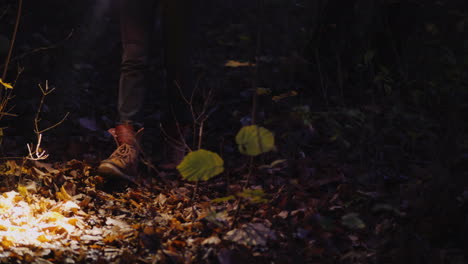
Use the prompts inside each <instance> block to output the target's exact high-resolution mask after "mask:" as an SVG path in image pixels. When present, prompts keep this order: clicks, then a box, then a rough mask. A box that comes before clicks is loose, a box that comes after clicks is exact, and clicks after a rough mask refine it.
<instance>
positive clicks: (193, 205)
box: [192, 181, 199, 223]
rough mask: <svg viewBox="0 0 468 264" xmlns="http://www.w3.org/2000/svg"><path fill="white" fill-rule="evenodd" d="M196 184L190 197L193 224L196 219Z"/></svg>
mask: <svg viewBox="0 0 468 264" xmlns="http://www.w3.org/2000/svg"><path fill="white" fill-rule="evenodd" d="M198 182H199V181H197V182H196V183H195V189H194V190H193V196H192V223H193V222H195V220H196V219H197V213H196V211H195V198H196V197H197V192H198Z"/></svg>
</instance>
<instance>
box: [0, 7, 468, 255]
mask: <svg viewBox="0 0 468 264" xmlns="http://www.w3.org/2000/svg"><path fill="white" fill-rule="evenodd" d="M109 2H112V4H109V5H106V2H105V1H89V0H82V1H57V0H43V1H25V3H24V10H23V14H22V17H21V23H20V28H19V32H18V36H17V40H16V44H15V49H14V52H13V60H12V62H11V64H10V67H9V71H8V76H7V78H6V81H8V82H12V81H13V80H14V79H15V78H16V75H17V67H18V66H19V67H24V71H23V72H22V74H21V75H20V76H19V78H18V81H17V83H16V85H15V89H14V95H15V96H16V97H15V98H14V99H12V100H11V102H10V103H9V105H12V106H13V105H14V106H15V108H14V109H13V110H12V113H16V114H18V117H16V118H4V119H3V120H1V122H2V124H1V127H7V128H6V129H5V130H4V134H5V135H4V137H3V145H2V150H3V155H4V156H21V155H25V154H26V147H25V144H26V143H27V142H33V141H34V140H35V135H34V132H33V116H34V114H35V111H36V109H37V105H38V103H39V99H40V90H39V89H38V88H37V85H38V84H39V83H44V82H45V80H48V81H49V84H50V85H51V86H53V87H56V91H55V92H54V93H53V94H51V95H50V96H48V97H47V99H46V106H45V108H44V109H43V113H42V114H43V115H42V116H43V117H42V121H41V122H42V124H41V125H42V126H43V127H47V126H50V125H52V124H54V123H55V122H57V121H58V120H60V119H61V117H62V116H63V115H64V114H65V113H66V112H70V116H69V117H68V118H67V120H66V121H65V122H64V123H63V124H61V125H60V126H58V127H57V128H55V129H53V130H51V131H49V132H47V133H46V134H45V135H44V147H45V148H46V149H48V150H49V153H51V159H53V160H55V161H66V160H70V159H80V160H86V161H87V162H89V163H90V164H97V163H98V162H99V161H100V160H101V159H103V158H105V157H106V155H108V154H109V153H110V151H112V148H113V146H112V139H111V138H110V137H109V135H108V134H106V132H105V131H106V130H107V129H108V128H110V127H112V126H113V120H114V119H115V116H116V111H115V108H116V107H115V102H116V96H117V81H118V72H119V61H120V43H119V32H118V15H117V14H118V12H117V9H116V6H114V5H115V1H109ZM16 3H17V1H5V0H3V1H2V2H1V3H0V14H3V15H2V16H1V17H0V25H1V27H0V36H1V37H2V39H3V40H2V41H4V42H5V40H4V39H5V38H6V39H9V38H10V37H11V33H12V29H13V25H14V21H15V15H16ZM181 5H183V4H181ZM183 8H187V7H186V6H181V9H183ZM191 13H192V17H191V18H190V19H191V21H193V23H190V24H191V27H190V28H188V29H187V32H186V34H188V35H190V38H191V41H190V42H189V43H187V44H189V45H188V46H190V48H191V51H192V52H191V54H190V56H187V58H186V63H187V64H189V65H191V68H192V70H193V72H194V74H195V76H197V80H199V84H198V85H199V86H200V87H201V88H200V91H201V92H200V95H199V98H198V100H199V101H198V102H199V103H200V102H203V101H204V100H206V98H205V97H203V94H206V93H207V91H210V90H211V91H213V93H214V99H213V100H212V103H211V104H210V110H211V111H212V113H213V114H212V115H211V116H210V118H209V120H208V121H207V122H208V123H207V125H206V127H207V128H206V131H205V136H204V138H205V140H204V146H207V147H208V148H211V149H215V150H216V149H219V148H222V149H223V150H224V151H225V152H226V153H227V154H226V155H227V156H230V157H231V158H232V159H235V155H236V154H235V149H236V147H235V144H234V142H233V137H234V135H235V133H236V131H237V130H238V129H239V128H240V127H241V125H242V124H246V123H248V122H249V118H250V111H251V107H252V103H251V94H252V87H253V86H252V82H253V81H254V80H255V84H256V85H255V86H256V87H262V88H267V89H269V91H270V94H268V95H259V97H258V108H257V116H258V120H257V121H258V123H259V124H262V125H264V126H266V127H268V128H270V129H271V130H273V131H274V132H275V135H276V140H277V144H278V147H279V149H278V152H277V153H276V154H275V155H279V156H280V157H287V158H288V159H290V165H291V166H290V167H291V168H290V171H289V173H288V175H286V176H284V177H286V178H288V177H289V178H291V179H299V181H301V182H302V181H304V182H303V183H304V184H305V185H304V186H307V184H309V183H311V182H313V181H314V179H313V177H312V176H310V175H309V174H307V173H305V174H304V172H303V169H304V168H310V167H314V168H318V169H319V170H320V169H324V168H334V169H338V170H340V171H343V172H344V174H345V175H346V177H347V178H348V181H347V182H345V184H344V186H345V187H342V188H348V187H349V186H351V187H350V188H352V189H353V190H357V189H359V190H367V191H370V190H373V191H377V190H378V192H382V193H383V194H382V197H380V198H378V199H384V200H385V201H387V202H389V203H391V204H393V205H394V206H395V207H396V208H399V210H402V211H404V212H405V213H406V217H405V218H402V219H400V218H398V219H397V220H395V223H394V226H393V229H392V230H391V231H388V236H384V237H381V238H379V240H378V241H377V242H374V243H373V246H375V248H376V249H377V252H378V254H377V257H376V259H377V260H376V261H377V262H375V263H409V262H410V261H411V262H413V263H462V262H463V254H461V252H463V251H464V252H467V251H468V249H467V248H466V245H468V242H467V240H466V234H467V231H468V224H467V221H468V220H467V215H466V209H467V199H468V194H467V193H468V189H467V188H468V187H467V180H466V179H467V176H468V175H467V164H468V137H467V124H468V122H467V121H468V119H467V112H468V103H467V102H468V101H467V99H468V98H467V95H468V87H467V86H468V82H467V81H468V76H467V63H468V60H467V52H468V38H467V32H468V10H467V2H466V1H463V0H440V1H432V0H414V1H411V0H408V1H404V0H388V1H385V0H381V1H377V0H352V1H351V0H350V1H338V0H328V1H327V0H308V1H299V0H298V1H293V0H271V1H252V0H236V1H233V0H229V1H215V0H200V1H196V3H192V10H191ZM179 15H180V14H179ZM174 16H177V12H176V13H175V14H174ZM155 25H156V26H155V41H154V61H153V66H152V74H151V78H152V81H153V82H152V87H150V89H149V92H148V97H147V102H146V104H145V127H146V128H147V129H146V130H147V132H146V133H145V138H144V139H145V142H148V143H147V144H145V149H146V151H147V153H148V154H149V155H150V156H151V157H152V159H153V160H154V161H155V162H157V161H158V160H159V158H160V153H159V146H160V141H159V138H160V132H159V129H158V126H159V121H160V120H161V118H162V116H164V114H165V110H164V101H165V100H164V96H163V92H162V91H161V90H162V89H161V87H163V85H162V83H163V82H164V61H163V60H162V59H161V58H162V57H163V56H162V55H163V54H164V51H162V47H163V46H164V45H163V40H162V39H161V32H162V30H163V28H162V27H163V26H162V24H161V23H160V22H157V21H156V22H155ZM167 30H171V29H170V28H169V29H167ZM70 34H71V35H70ZM69 35H70V36H69ZM67 36H69V37H67ZM169 44H170V43H169ZM2 45H3V44H2ZM0 47H1V50H0V51H1V56H0V58H1V61H2V63H1V64H3V60H4V56H5V49H4V48H3V46H0ZM228 60H236V61H242V62H247V61H251V62H254V63H256V64H257V71H254V68H253V67H238V68H230V67H225V66H224V64H225V63H226V62H227V61H228ZM292 92H294V93H295V95H294V94H292ZM284 95H290V96H284ZM274 96H280V97H281V96H283V97H285V98H283V99H280V100H276V99H275V100H273V98H274ZM200 104H201V103H200ZM220 142H223V143H220ZM220 145H222V146H220ZM225 159H226V158H225ZM228 163H229V162H228ZM304 164H306V165H304ZM311 164H312V165H311ZM307 175H308V176H307ZM304 177H305V178H304ZM307 177H312V178H307ZM298 188H299V187H298ZM294 190H295V191H304V192H305V193H307V195H312V196H313V195H314V194H313V191H311V190H310V189H307V187H304V189H300V190H299V189H298V190H296V189H294ZM359 210H361V212H363V213H362V214H366V213H369V214H371V212H369V210H370V209H369V208H366V207H365V206H363V207H360V209H359ZM374 217H375V216H374ZM377 218H378V217H377ZM303 221H304V222H303V224H304V225H307V224H306V222H307V221H312V220H311V219H308V218H307V217H304V219H303ZM375 221H377V220H375ZM375 228H377V227H375ZM374 231H375V230H374ZM369 232H372V230H370V231H369ZM295 245H296V246H300V247H305V245H304V244H301V243H299V244H295ZM301 252H305V251H301ZM303 254H305V255H307V254H306V253H303ZM331 255H333V254H331ZM299 259H300V257H299ZM312 259H314V258H312ZM430 260H431V261H434V262H429V261H430ZM465 260H466V259H465ZM322 261H323V260H322ZM460 261H461V262H460ZM322 263H325V262H322ZM326 263H331V262H326ZM354 263H358V262H354Z"/></svg>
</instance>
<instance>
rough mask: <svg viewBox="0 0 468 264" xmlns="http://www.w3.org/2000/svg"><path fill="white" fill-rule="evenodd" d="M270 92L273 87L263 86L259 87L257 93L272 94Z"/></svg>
mask: <svg viewBox="0 0 468 264" xmlns="http://www.w3.org/2000/svg"><path fill="white" fill-rule="evenodd" d="M270 93H271V89H268V88H263V87H258V88H257V94H258V95H264V94H270Z"/></svg>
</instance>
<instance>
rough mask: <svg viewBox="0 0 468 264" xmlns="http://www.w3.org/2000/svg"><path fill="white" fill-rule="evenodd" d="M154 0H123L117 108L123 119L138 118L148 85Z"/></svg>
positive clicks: (129, 120) (122, 120) (122, 121)
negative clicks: (147, 76)
mask: <svg viewBox="0 0 468 264" xmlns="http://www.w3.org/2000/svg"><path fill="white" fill-rule="evenodd" d="M155 4H156V1H155V0H138V1H136V0H121V2H120V20H121V21H120V27H121V29H120V31H121V38H122V64H121V72H120V82H119V99H118V111H119V118H120V120H119V121H120V122H121V123H126V122H132V121H135V119H138V117H137V116H138V114H139V112H140V110H141V106H142V104H143V98H144V92H145V89H146V85H147V80H146V76H145V75H146V74H147V71H148V56H149V39H150V34H151V33H152V29H153V28H152V26H153V25H154V18H155V7H156V6H155Z"/></svg>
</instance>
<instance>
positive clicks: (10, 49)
mask: <svg viewBox="0 0 468 264" xmlns="http://www.w3.org/2000/svg"><path fill="white" fill-rule="evenodd" d="M22 6H23V0H19V1H18V12H17V14H16V21H15V28H14V29H13V35H12V37H11V42H10V48H9V50H8V54H7V57H6V58H5V67H4V68H3V74H2V80H5V77H6V74H7V71H8V64H9V63H10V59H11V54H12V53H13V47H14V45H15V40H16V34H17V33H18V27H19V22H20V17H21V9H22ZM0 98H1V96H0Z"/></svg>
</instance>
